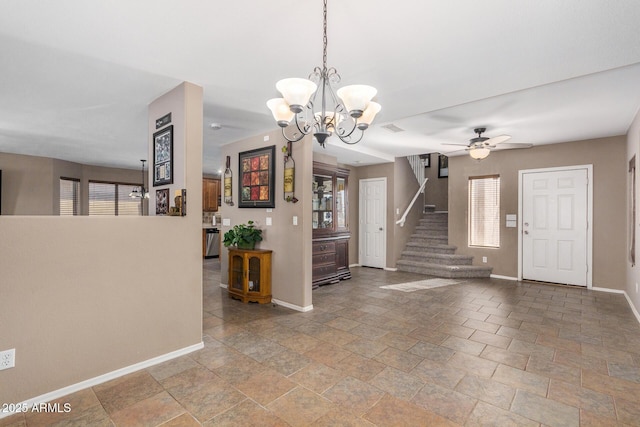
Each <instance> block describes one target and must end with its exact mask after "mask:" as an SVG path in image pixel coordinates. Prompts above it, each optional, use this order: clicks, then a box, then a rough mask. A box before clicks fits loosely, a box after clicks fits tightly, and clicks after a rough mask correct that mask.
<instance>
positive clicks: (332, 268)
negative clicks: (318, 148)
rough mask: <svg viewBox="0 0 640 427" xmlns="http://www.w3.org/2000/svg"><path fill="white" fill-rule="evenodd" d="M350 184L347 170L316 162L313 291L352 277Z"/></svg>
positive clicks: (314, 173) (314, 168) (313, 200)
mask: <svg viewBox="0 0 640 427" xmlns="http://www.w3.org/2000/svg"><path fill="white" fill-rule="evenodd" d="M348 183H349V171H348V170H347V169H342V168H338V167H336V166H332V165H327V164H323V163H319V162H314V163H313V180H312V185H313V197H312V200H311V203H312V210H311V212H312V213H311V215H312V216H311V226H312V228H313V243H312V257H313V261H312V265H313V270H312V286H313V288H317V287H318V286H321V285H326V284H329V283H336V282H338V281H340V280H345V279H349V278H351V271H350V270H349V239H350V238H351V233H350V232H349V221H348V218H349V210H348Z"/></svg>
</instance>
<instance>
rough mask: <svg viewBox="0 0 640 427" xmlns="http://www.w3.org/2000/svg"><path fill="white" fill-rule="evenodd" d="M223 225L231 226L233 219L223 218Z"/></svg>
mask: <svg viewBox="0 0 640 427" xmlns="http://www.w3.org/2000/svg"><path fill="white" fill-rule="evenodd" d="M222 225H225V226H227V227H229V226H230V225H231V219H229V218H222Z"/></svg>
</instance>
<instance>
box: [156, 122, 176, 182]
mask: <svg viewBox="0 0 640 427" xmlns="http://www.w3.org/2000/svg"><path fill="white" fill-rule="evenodd" d="M166 184H173V125H172V126H168V127H166V128H164V129H162V130H160V131H158V132H156V133H154V134H153V186H154V187H157V186H159V185H166Z"/></svg>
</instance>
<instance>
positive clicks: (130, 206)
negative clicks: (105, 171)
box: [89, 181, 142, 215]
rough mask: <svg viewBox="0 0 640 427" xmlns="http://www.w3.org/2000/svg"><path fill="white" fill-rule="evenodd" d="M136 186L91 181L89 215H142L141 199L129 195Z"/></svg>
mask: <svg viewBox="0 0 640 427" xmlns="http://www.w3.org/2000/svg"><path fill="white" fill-rule="evenodd" d="M134 187H136V185H135V184H119V183H113V182H95V181H89V215H142V204H141V202H140V199H132V198H131V197H129V193H131V191H132V190H133V188H134Z"/></svg>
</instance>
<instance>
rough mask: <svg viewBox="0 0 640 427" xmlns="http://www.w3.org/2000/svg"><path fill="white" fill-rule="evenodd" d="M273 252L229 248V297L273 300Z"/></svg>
mask: <svg viewBox="0 0 640 427" xmlns="http://www.w3.org/2000/svg"><path fill="white" fill-rule="evenodd" d="M271 252H272V251H270V250H263V249H260V250H258V249H256V250H245V249H232V248H230V249H229V289H228V290H229V297H231V298H236V299H239V300H241V301H242V302H249V301H251V302H257V303H260V304H268V303H270V302H271Z"/></svg>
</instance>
